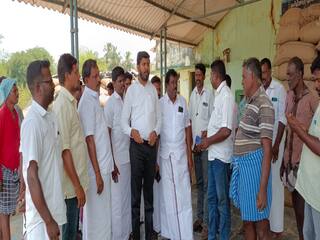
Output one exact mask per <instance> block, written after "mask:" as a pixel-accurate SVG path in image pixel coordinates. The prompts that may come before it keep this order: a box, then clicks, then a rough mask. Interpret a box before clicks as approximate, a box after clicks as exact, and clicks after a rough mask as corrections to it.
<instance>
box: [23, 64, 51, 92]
mask: <svg viewBox="0 0 320 240" xmlns="http://www.w3.org/2000/svg"><path fill="white" fill-rule="evenodd" d="M43 68H47V69H50V62H49V61H48V60H36V61H33V62H31V63H30V64H29V66H28V68H27V85H28V88H29V90H30V92H31V93H32V92H33V87H34V85H35V83H36V82H40V81H41V80H42V78H43V76H42V72H41V71H42V69H43Z"/></svg>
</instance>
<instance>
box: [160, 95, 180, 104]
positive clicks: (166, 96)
mask: <svg viewBox="0 0 320 240" xmlns="http://www.w3.org/2000/svg"><path fill="white" fill-rule="evenodd" d="M163 97H164V98H165V100H166V101H167V102H168V103H171V104H176V103H177V102H178V101H179V94H177V97H176V101H175V102H174V103H173V102H172V101H171V99H170V98H169V96H168V93H166V94H165V95H164V96H163Z"/></svg>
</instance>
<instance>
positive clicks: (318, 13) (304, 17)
mask: <svg viewBox="0 0 320 240" xmlns="http://www.w3.org/2000/svg"><path fill="white" fill-rule="evenodd" d="M319 17H320V4H313V5H310V6H309V7H307V8H305V9H303V10H302V11H301V18H300V25H301V26H303V25H306V24H308V23H310V22H313V21H315V20H317V19H319Z"/></svg>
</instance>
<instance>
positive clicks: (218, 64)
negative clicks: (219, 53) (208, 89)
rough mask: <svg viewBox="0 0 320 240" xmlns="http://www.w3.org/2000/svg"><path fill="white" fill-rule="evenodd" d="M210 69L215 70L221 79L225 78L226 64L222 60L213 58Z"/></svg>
mask: <svg viewBox="0 0 320 240" xmlns="http://www.w3.org/2000/svg"><path fill="white" fill-rule="evenodd" d="M211 70H212V71H213V72H217V73H218V74H219V76H220V78H221V80H222V81H224V80H225V79H226V66H225V65H224V62H223V61H222V60H215V61H213V62H212V63H211Z"/></svg>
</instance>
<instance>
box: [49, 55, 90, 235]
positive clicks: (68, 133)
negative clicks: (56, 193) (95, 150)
mask: <svg viewBox="0 0 320 240" xmlns="http://www.w3.org/2000/svg"><path fill="white" fill-rule="evenodd" d="M58 77H59V82H60V85H61V89H60V91H59V94H58V97H57V98H56V100H55V101H54V103H53V112H54V113H55V114H56V116H57V119H58V123H59V129H60V135H61V146H62V160H63V166H64V177H63V190H64V196H65V202H66V206H67V223H66V224H64V225H63V226H62V240H76V237H77V230H78V228H77V227H78V221H79V209H80V207H83V206H84V204H85V202H86V195H85V191H86V190H87V188H88V182H89V178H88V167H87V157H88V151H87V148H86V142H85V139H84V136H83V131H82V127H81V123H80V119H79V114H78V111H77V100H76V99H75V98H74V97H73V96H72V94H73V93H75V91H76V90H77V89H78V88H80V74H79V70H78V66H77V59H75V57H73V56H72V55H71V54H69V53H66V54H63V55H61V56H60V58H59V61H58Z"/></svg>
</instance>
